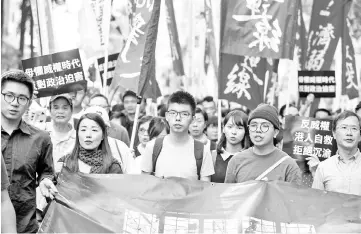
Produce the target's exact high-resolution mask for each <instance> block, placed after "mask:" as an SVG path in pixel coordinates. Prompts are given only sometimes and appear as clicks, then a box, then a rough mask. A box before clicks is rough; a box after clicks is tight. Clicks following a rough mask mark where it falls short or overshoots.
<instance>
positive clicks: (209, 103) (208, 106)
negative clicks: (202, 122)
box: [202, 96, 217, 118]
mask: <svg viewBox="0 0 361 234" xmlns="http://www.w3.org/2000/svg"><path fill="white" fill-rule="evenodd" d="M202 105H203V109H204V111H205V112H206V113H207V115H208V118H211V117H213V116H215V115H216V112H217V108H216V103H215V101H214V99H213V97H212V96H207V97H205V98H203V101H202Z"/></svg>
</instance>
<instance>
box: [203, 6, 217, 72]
mask: <svg viewBox="0 0 361 234" xmlns="http://www.w3.org/2000/svg"><path fill="white" fill-rule="evenodd" d="M204 11H205V18H206V27H207V29H206V30H207V31H206V33H207V36H206V46H205V47H206V48H205V53H204V61H205V69H204V70H205V72H206V73H207V70H208V65H207V64H206V63H208V64H209V63H210V62H212V65H213V68H214V71H215V73H216V74H215V75H216V77H217V76H218V75H217V74H218V61H217V50H216V41H215V35H214V25H213V13H212V11H213V7H212V2H211V0H204Z"/></svg>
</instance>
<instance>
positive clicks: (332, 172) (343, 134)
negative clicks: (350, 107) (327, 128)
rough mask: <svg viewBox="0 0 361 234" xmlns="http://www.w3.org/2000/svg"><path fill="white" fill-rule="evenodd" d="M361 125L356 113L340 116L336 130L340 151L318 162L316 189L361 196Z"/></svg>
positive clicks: (334, 127) (336, 121)
mask: <svg viewBox="0 0 361 234" xmlns="http://www.w3.org/2000/svg"><path fill="white" fill-rule="evenodd" d="M360 128H361V119H360V117H359V116H358V115H357V114H355V113H354V112H351V111H344V112H342V113H341V114H340V115H339V116H337V117H336V119H335V120H334V121H333V129H332V130H333V135H334V138H335V139H336V142H337V147H338V151H337V153H336V155H335V156H333V157H330V158H328V159H326V160H325V161H323V162H321V163H320V164H319V165H318V167H317V170H316V174H315V177H314V181H313V184H312V188H316V189H321V190H326V191H332V192H339V193H347V194H354V195H358V196H361V154H360V151H359V149H358V143H359V141H360V140H361V135H360Z"/></svg>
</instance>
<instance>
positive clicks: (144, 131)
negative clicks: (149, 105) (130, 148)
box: [134, 115, 153, 157]
mask: <svg viewBox="0 0 361 234" xmlns="http://www.w3.org/2000/svg"><path fill="white" fill-rule="evenodd" d="M152 118H153V117H152V116H148V115H147V116H143V117H142V118H141V119H140V120H139V122H138V127H137V135H136V137H135V144H134V151H135V157H138V156H140V155H142V154H143V153H144V150H145V146H146V145H147V142H148V141H149V140H150V138H149V133H148V129H149V123H150V121H151V120H152Z"/></svg>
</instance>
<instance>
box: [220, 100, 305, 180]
mask: <svg viewBox="0 0 361 234" xmlns="http://www.w3.org/2000/svg"><path fill="white" fill-rule="evenodd" d="M248 128H249V131H250V138H251V141H252V143H253V145H254V146H253V147H251V148H249V149H247V150H244V151H242V152H240V153H238V154H236V155H234V156H233V158H232V159H231V160H230V161H229V163H228V167H227V172H226V179H225V183H242V182H245V181H249V180H265V181H268V180H281V181H286V182H291V183H296V184H301V170H300V168H299V167H298V166H297V163H296V161H295V160H294V159H292V158H291V157H290V156H288V155H287V154H286V153H285V152H283V151H281V150H279V149H278V148H276V147H275V145H274V144H273V139H274V138H275V137H276V136H277V134H278V133H279V129H280V121H279V119H278V113H277V109H276V108H275V107H273V106H271V105H268V104H260V105H258V107H257V108H256V109H255V110H253V111H252V112H251V114H250V115H249V118H248Z"/></svg>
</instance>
